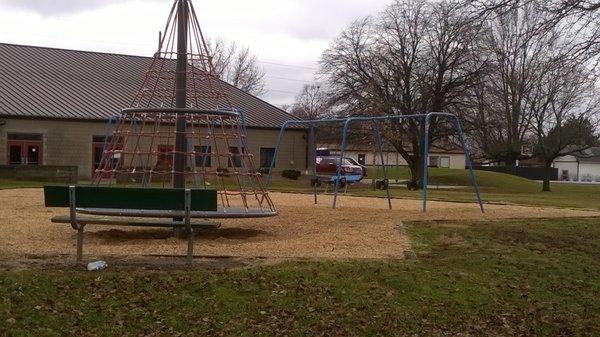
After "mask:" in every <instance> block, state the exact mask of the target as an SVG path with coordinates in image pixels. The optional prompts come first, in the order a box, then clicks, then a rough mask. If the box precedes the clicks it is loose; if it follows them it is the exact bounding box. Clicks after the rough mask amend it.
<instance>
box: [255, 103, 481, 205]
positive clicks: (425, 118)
mask: <svg viewBox="0 0 600 337" xmlns="http://www.w3.org/2000/svg"><path fill="white" fill-rule="evenodd" d="M433 117H439V118H443V119H446V120H449V121H450V122H451V123H452V125H453V126H454V131H455V132H456V134H457V135H458V137H459V140H460V144H461V147H462V150H463V151H464V153H465V162H466V164H467V168H468V170H469V176H470V178H471V184H472V187H473V192H474V194H475V198H476V200H477V203H478V204H479V209H480V210H481V213H484V208H483V201H482V200H481V194H480V192H479V186H478V184H477V178H476V177H475V173H474V172H473V165H472V162H471V155H470V152H469V148H468V146H467V144H466V142H465V137H464V133H463V131H462V127H461V124H460V120H459V118H458V116H456V115H454V114H451V113H446V112H429V113H427V114H412V115H394V116H379V117H349V118H333V119H320V120H289V121H286V122H285V123H284V124H283V125H282V127H281V130H280V131H279V136H278V139H277V144H276V147H275V153H274V155H273V159H272V160H271V165H270V167H269V174H268V176H267V179H266V182H265V188H266V189H267V190H268V189H269V186H270V182H271V175H272V173H273V168H274V167H275V161H276V160H277V155H278V153H279V148H280V145H281V141H282V139H283V134H284V133H285V131H286V129H287V128H289V127H290V126H293V125H308V126H309V132H310V136H309V140H314V128H315V126H317V125H320V124H330V123H343V131H342V145H341V149H340V158H339V163H338V166H337V172H336V175H335V184H334V191H333V201H332V208H333V209H335V208H336V205H337V196H338V192H339V188H340V186H339V185H340V183H339V182H340V179H341V177H342V172H341V170H342V164H343V160H344V154H345V152H346V146H347V138H348V130H349V127H350V124H351V123H353V122H371V123H372V124H373V130H374V132H375V140H376V143H377V149H378V151H379V156H380V159H381V166H382V168H383V175H384V180H385V181H388V174H387V168H386V165H385V164H384V161H383V147H382V146H383V145H382V141H381V132H380V130H379V122H380V121H386V120H398V121H401V120H404V119H416V120H421V121H422V122H423V123H424V133H423V191H422V194H421V198H422V210H423V212H424V213H425V212H427V185H428V181H429V170H428V163H429V125H430V124H431V119H432V118H433ZM309 147H310V149H311V150H310V151H311V154H313V153H314V151H315V150H314V144H309ZM310 157H312V156H310ZM310 157H309V159H310ZM312 159H314V158H312ZM313 161H314V160H313ZM312 165H313V170H312V171H313V176H314V175H315V174H316V170H315V163H313V164H312ZM386 193H387V201H388V208H389V209H392V202H391V195H390V191H389V188H388V189H386ZM313 194H314V200H315V203H316V202H317V191H316V188H313Z"/></svg>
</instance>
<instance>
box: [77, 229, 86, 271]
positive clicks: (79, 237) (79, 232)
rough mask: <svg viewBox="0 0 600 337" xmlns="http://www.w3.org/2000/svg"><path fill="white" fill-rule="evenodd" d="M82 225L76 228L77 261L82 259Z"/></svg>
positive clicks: (79, 261)
mask: <svg viewBox="0 0 600 337" xmlns="http://www.w3.org/2000/svg"><path fill="white" fill-rule="evenodd" d="M83 227H84V226H83V225H79V228H77V263H81V260H82V259H83Z"/></svg>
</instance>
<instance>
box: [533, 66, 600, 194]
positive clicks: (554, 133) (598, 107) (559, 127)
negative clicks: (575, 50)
mask: <svg viewBox="0 0 600 337" xmlns="http://www.w3.org/2000/svg"><path fill="white" fill-rule="evenodd" d="M549 56H550V55H549ZM596 81H597V77H596V76H594V73H593V72H592V71H590V70H589V69H588V68H586V65H585V64H580V63H579V60H576V59H575V60H573V59H569V58H566V57H564V55H554V57H549V59H548V61H547V67H546V68H545V69H544V71H542V72H541V73H540V77H539V80H538V81H537V82H536V85H535V89H534V92H533V93H532V95H530V97H529V100H530V108H531V110H532V113H533V118H532V129H533V132H534V133H535V151H534V154H535V156H536V157H537V158H538V159H539V161H541V162H542V163H543V165H544V168H545V176H544V181H543V185H542V190H543V191H550V170H551V167H552V163H553V161H554V160H555V159H556V158H557V157H560V156H565V155H568V154H573V153H576V152H580V151H582V150H585V149H587V148H589V147H592V146H595V145H597V144H598V135H596V132H595V131H596V130H595V127H596V123H597V116H598V114H599V113H600V99H599V98H598V97H597V94H596V92H595V91H596V89H597V88H596V86H595V82H596Z"/></svg>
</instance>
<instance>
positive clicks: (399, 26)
mask: <svg viewBox="0 0 600 337" xmlns="http://www.w3.org/2000/svg"><path fill="white" fill-rule="evenodd" d="M465 13H466V12H465V11H463V10H462V8H461V6H460V5H458V4H456V3H453V2H449V1H442V2H436V3H434V2H426V1H407V2H406V1H395V2H394V3H393V4H392V5H390V6H389V7H388V8H387V9H386V10H385V11H384V12H383V13H382V14H381V15H379V16H378V17H375V18H366V19H363V20H359V21H356V22H354V23H353V24H352V25H351V26H350V27H349V28H348V29H347V30H346V31H344V32H343V33H342V34H341V35H340V36H339V37H338V38H337V39H336V41H335V42H334V43H333V44H332V46H331V47H330V48H329V49H328V50H326V51H325V53H324V54H323V56H322V60H321V71H322V73H323V74H324V75H325V76H326V78H327V79H328V82H329V85H330V87H331V88H332V98H333V102H334V103H335V104H336V105H337V106H338V107H339V108H340V110H342V111H345V112H346V114H347V115H368V116H384V115H397V116H400V115H413V114H424V113H427V112H431V111H447V110H452V109H453V106H454V105H456V104H458V102H459V101H460V100H458V99H457V98H458V97H460V96H461V95H462V93H463V92H465V91H466V90H467V89H468V88H469V87H470V86H472V85H473V83H474V82H475V78H476V77H477V76H478V74H479V72H480V71H481V69H482V63H480V62H478V59H477V58H475V57H473V56H472V54H473V52H474V50H473V48H472V45H471V44H472V42H473V41H474V40H475V39H474V38H475V36H476V35H477V34H478V31H479V23H478V22H477V20H474V19H473V18H472V17H468V16H467V15H466V14H465ZM430 128H431V129H430V131H431V132H430V134H431V135H440V134H441V133H440V132H439V131H440V128H441V124H440V123H437V122H435V121H434V122H433V123H432V125H431V126H430ZM383 131H384V137H385V138H386V140H387V141H388V142H389V143H390V144H392V146H394V148H395V149H396V150H397V151H398V152H399V153H400V155H401V156H402V157H403V158H404V159H405V160H406V162H407V163H408V166H409V169H410V171H411V180H410V182H409V184H408V187H409V188H411V189H412V188H420V187H421V186H422V169H423V157H422V153H423V150H424V149H423V132H424V128H423V124H422V123H421V121H419V120H414V119H411V120H402V121H399V120H396V121H394V122H389V123H386V124H385V125H384V126H383ZM435 140H436V139H435V136H434V138H433V139H432V142H433V141H435Z"/></svg>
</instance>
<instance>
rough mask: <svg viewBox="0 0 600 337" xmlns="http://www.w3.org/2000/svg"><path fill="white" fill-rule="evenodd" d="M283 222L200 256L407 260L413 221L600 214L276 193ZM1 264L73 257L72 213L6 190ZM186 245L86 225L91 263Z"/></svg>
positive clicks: (212, 233) (216, 240)
mask: <svg viewBox="0 0 600 337" xmlns="http://www.w3.org/2000/svg"><path fill="white" fill-rule="evenodd" d="M271 196H272V198H273V201H274V202H275V204H276V205H277V207H278V210H279V215H278V216H276V217H272V218H262V219H225V220H223V221H222V222H221V224H222V226H221V228H219V229H214V230H209V231H205V232H203V233H201V234H199V236H198V237H197V239H196V241H195V254H196V255H198V256H204V257H229V258H250V259H252V258H258V259H262V258H272V259H288V258H289V259H295V258H300V259H303V258H308V259H314V258H317V259H322V258H335V259H338V258H344V259H345V258H373V259H386V258H402V257H403V254H404V251H405V250H408V249H410V244H409V242H408V240H407V238H406V237H405V236H403V235H402V234H401V233H402V231H401V230H399V229H398V228H397V225H398V224H399V223H401V221H405V220H447V219H465V220H466V219H498V218H530V217H567V216H568V217H577V216H600V212H594V211H584V210H569V209H558V208H542V207H524V206H512V205H486V213H485V214H483V215H482V214H481V213H480V212H479V209H478V207H477V205H476V204H474V203H450V202H435V201H431V202H429V203H428V213H427V214H423V213H421V202H420V201H419V200H404V199H396V200H393V210H392V211H389V210H387V201H386V200H385V199H380V198H364V197H349V196H341V197H340V198H339V199H338V200H339V204H338V205H339V206H338V208H337V209H336V210H332V209H331V197H330V196H320V199H319V204H317V205H314V204H313V202H312V201H313V199H312V195H307V194H292V193H272V194H271ZM0 203H1V206H0V259H1V257H2V256H4V257H5V258H6V257H8V256H11V257H15V256H57V255H58V256H63V255H66V256H73V255H74V254H75V233H76V231H74V230H73V229H71V227H70V225H68V224H53V223H51V222H50V218H51V217H52V216H54V215H59V214H67V209H51V208H45V207H44V206H43V192H42V190H41V189H13V190H1V191H0ZM185 251H186V241H185V240H184V239H177V238H174V237H173V236H172V233H171V231H170V230H169V229H140V228H129V227H107V226H93V225H88V226H86V236H85V242H84V259H87V258H91V257H105V256H121V257H123V256H132V257H136V256H143V255H167V256H169V255H183V254H185Z"/></svg>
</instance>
